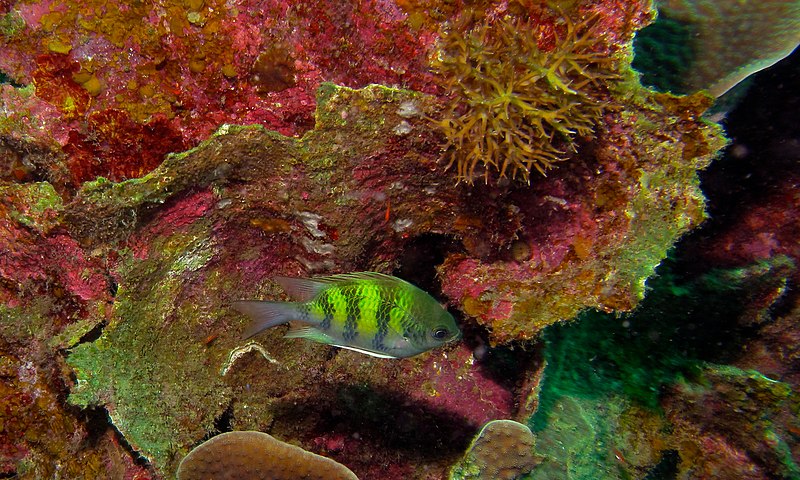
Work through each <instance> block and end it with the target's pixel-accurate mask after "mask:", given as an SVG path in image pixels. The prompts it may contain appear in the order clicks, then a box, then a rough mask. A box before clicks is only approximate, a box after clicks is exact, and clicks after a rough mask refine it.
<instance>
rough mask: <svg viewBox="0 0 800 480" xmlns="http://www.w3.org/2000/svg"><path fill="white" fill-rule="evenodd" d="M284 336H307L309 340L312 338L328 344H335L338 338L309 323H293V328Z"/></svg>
mask: <svg viewBox="0 0 800 480" xmlns="http://www.w3.org/2000/svg"><path fill="white" fill-rule="evenodd" d="M283 337H284V338H306V339H308V340H312V341H315V342H319V343H325V344H327V345H333V344H334V342H336V340H334V339H333V338H331V337H330V336H328V335H326V334H324V333H322V332H320V331H319V330H317V329H316V328H314V327H311V326H309V325H297V326H295V325H292V328H291V330H289V331H288V332H286V335H284V336H283Z"/></svg>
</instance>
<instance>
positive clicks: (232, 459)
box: [177, 431, 358, 480]
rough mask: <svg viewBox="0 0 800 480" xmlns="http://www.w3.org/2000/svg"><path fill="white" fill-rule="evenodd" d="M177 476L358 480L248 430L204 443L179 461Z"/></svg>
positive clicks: (187, 479)
mask: <svg viewBox="0 0 800 480" xmlns="http://www.w3.org/2000/svg"><path fill="white" fill-rule="evenodd" d="M177 477H178V480H200V479H206V478H215V479H225V478H231V479H241V480H248V479H259V478H270V479H272V480H294V479H297V478H304V479H308V480H358V479H357V478H356V476H355V475H354V474H353V472H351V471H350V470H349V469H348V468H347V467H345V466H344V465H342V464H340V463H337V462H334V461H333V460H331V459H329V458H325V457H322V456H320V455H315V454H313V453H311V452H307V451H305V450H303V449H302V448H300V447H296V446H294V445H290V444H288V443H285V442H281V441H280V440H277V439H275V438H273V437H272V436H271V435H268V434H266V433H262V432H252V431H245V432H228V433H223V434H221V435H217V436H215V437H212V438H211V439H210V440H206V441H205V442H203V443H202V444H200V445H198V446H197V447H195V449H194V450H192V451H191V452H189V455H187V456H186V457H185V458H184V459H183V460H182V461H181V464H180V466H179V467H178V472H177Z"/></svg>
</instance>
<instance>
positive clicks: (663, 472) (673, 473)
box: [642, 450, 680, 480]
mask: <svg viewBox="0 0 800 480" xmlns="http://www.w3.org/2000/svg"><path fill="white" fill-rule="evenodd" d="M679 462H680V456H679V455H678V452H677V451H675V450H666V451H665V452H664V453H662V454H661V460H660V461H659V462H658V464H656V466H655V467H653V468H652V469H651V470H650V471H649V472H648V473H647V475H646V476H645V477H644V478H643V479H642V480H672V479H674V478H677V477H678V463H679Z"/></svg>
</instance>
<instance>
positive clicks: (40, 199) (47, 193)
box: [0, 182, 63, 233]
mask: <svg viewBox="0 0 800 480" xmlns="http://www.w3.org/2000/svg"><path fill="white" fill-rule="evenodd" d="M0 198H2V199H14V200H13V202H8V201H7V200H6V201H4V200H0V204H7V205H6V208H7V211H6V214H7V215H8V218H9V219H10V220H11V221H14V222H17V223H19V224H20V225H24V226H25V227H28V228H30V229H33V230H35V231H37V232H39V233H46V232H48V231H50V229H51V228H53V226H55V225H56V224H57V223H58V221H59V219H58V215H59V213H60V211H61V210H62V209H63V203H62V201H61V197H60V196H59V195H58V193H56V191H55V189H54V188H53V186H52V185H50V184H49V183H44V182H36V183H30V184H25V185H3V186H0Z"/></svg>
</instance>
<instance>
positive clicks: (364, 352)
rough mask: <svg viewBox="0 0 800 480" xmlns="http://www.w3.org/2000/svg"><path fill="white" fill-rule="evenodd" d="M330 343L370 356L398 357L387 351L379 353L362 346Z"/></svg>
mask: <svg viewBox="0 0 800 480" xmlns="http://www.w3.org/2000/svg"><path fill="white" fill-rule="evenodd" d="M331 345H333V346H334V347H339V348H345V349H347V350H353V351H354V352H358V353H363V354H364V355H369V356H372V357H378V358H398V357H395V356H392V355H389V354H388V353H380V352H375V351H372V350H365V349H363V348H359V347H353V346H351V345H340V344H338V343H331Z"/></svg>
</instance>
